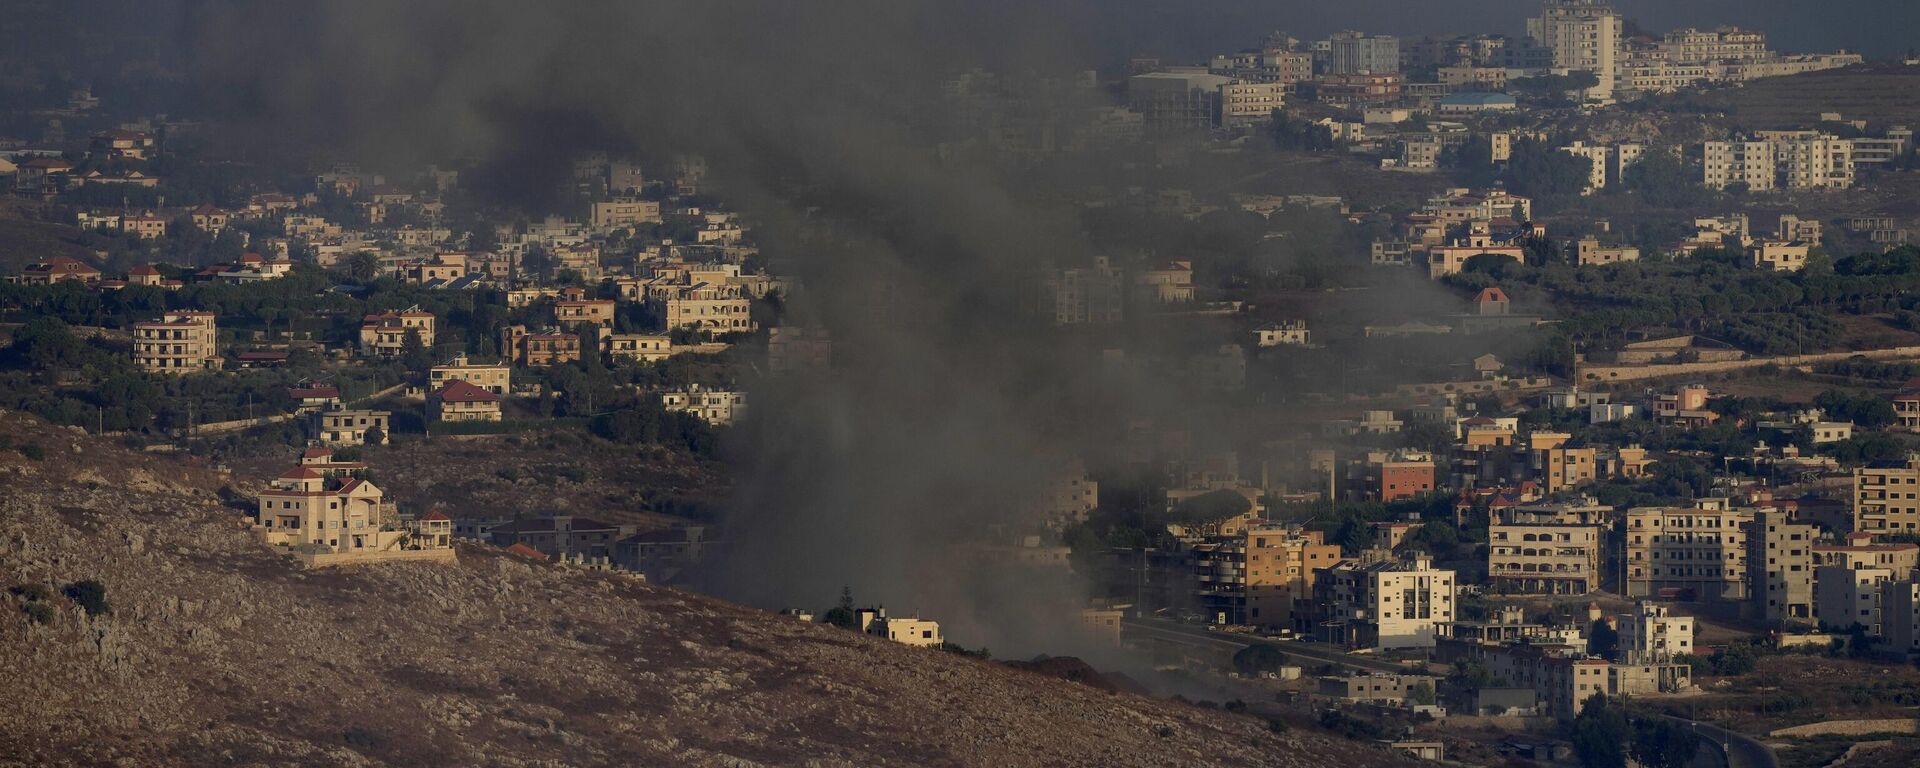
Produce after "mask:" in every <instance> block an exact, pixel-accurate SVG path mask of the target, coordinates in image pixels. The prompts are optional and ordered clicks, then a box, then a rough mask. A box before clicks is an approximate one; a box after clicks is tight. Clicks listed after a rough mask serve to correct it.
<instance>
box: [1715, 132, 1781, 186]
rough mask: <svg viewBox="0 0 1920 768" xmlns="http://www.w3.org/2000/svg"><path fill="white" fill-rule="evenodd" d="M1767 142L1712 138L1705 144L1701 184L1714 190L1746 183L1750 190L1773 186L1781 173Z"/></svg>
mask: <svg viewBox="0 0 1920 768" xmlns="http://www.w3.org/2000/svg"><path fill="white" fill-rule="evenodd" d="M1773 150H1774V147H1773V143H1772V142H1768V141H1709V142H1707V143H1706V144H1704V145H1703V146H1702V150H1701V151H1702V153H1703V154H1704V158H1703V159H1702V162H1701V169H1702V171H1701V172H1702V174H1703V176H1702V179H1701V183H1703V184H1705V185H1706V186H1707V187H1709V188H1711V189H1726V188H1727V187H1729V186H1731V185H1734V184H1744V185H1746V187H1747V189H1749V190H1753V191H1756V192H1757V191H1761V190H1767V189H1773V188H1774V187H1775V186H1776V185H1777V183H1778V179H1777V176H1778V173H1777V171H1776V169H1777V166H1776V165H1775V163H1776V160H1775V158H1774V154H1773Z"/></svg>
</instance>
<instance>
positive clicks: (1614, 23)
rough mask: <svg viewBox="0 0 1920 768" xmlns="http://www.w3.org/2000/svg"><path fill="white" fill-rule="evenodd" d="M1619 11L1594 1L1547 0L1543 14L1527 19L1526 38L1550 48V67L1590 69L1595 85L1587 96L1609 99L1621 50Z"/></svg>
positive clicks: (1537, 44)
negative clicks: (1596, 82) (1596, 81)
mask: <svg viewBox="0 0 1920 768" xmlns="http://www.w3.org/2000/svg"><path fill="white" fill-rule="evenodd" d="M1621 28H1622V22H1621V18H1620V14H1619V13H1617V12H1615V11H1614V9H1613V7H1612V6H1609V5H1603V4H1600V3H1596V2H1593V0H1548V2H1547V3H1546V7H1545V8H1544V9H1543V11H1542V13H1541V14H1540V15H1539V16H1537V17H1535V18H1531V19H1528V20H1527V37H1528V38H1530V39H1531V40H1532V41H1533V44H1534V45H1535V46H1537V47H1540V48H1546V49H1549V50H1551V51H1553V66H1554V67H1556V68H1564V69H1570V70H1583V71H1587V72H1592V73H1593V75H1594V77H1596V78H1599V80H1600V82H1599V84H1598V85H1595V86H1593V87H1592V88H1589V89H1587V92H1586V96H1587V98H1589V99H1595V100H1599V101H1611V100H1612V99H1613V91H1614V87H1615V79H1616V76H1617V75H1618V66H1619V64H1618V63H1619V59H1620V56H1621V53H1622V48H1621V41H1622V37H1621V34H1620V31H1621Z"/></svg>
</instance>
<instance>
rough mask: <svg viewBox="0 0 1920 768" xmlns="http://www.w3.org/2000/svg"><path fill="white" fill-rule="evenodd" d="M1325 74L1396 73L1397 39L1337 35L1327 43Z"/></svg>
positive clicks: (1353, 34) (1384, 36) (1346, 34)
mask: <svg viewBox="0 0 1920 768" xmlns="http://www.w3.org/2000/svg"><path fill="white" fill-rule="evenodd" d="M1326 71H1327V74H1332V75H1352V74H1362V73H1366V74H1373V73H1383V74H1384V73H1387V72H1399V71H1400V38H1397V37H1394V36H1392V35H1363V34H1360V33H1359V32H1352V31H1347V32H1337V33H1334V35H1333V36H1332V37H1331V38H1329V39H1328V40H1327V70H1326Z"/></svg>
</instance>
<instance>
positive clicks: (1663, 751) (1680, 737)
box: [1632, 717, 1700, 768]
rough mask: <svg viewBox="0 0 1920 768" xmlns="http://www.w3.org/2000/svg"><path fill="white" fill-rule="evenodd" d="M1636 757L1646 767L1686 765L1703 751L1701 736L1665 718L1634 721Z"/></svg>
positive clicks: (1664, 767) (1667, 767)
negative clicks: (1701, 749)
mask: <svg viewBox="0 0 1920 768" xmlns="http://www.w3.org/2000/svg"><path fill="white" fill-rule="evenodd" d="M1632 752H1633V759H1634V761H1635V762H1637V763H1639V764H1640V765H1642V766H1645V768H1687V766H1688V765H1691V764H1693V757H1694V755H1696V754H1699V752H1700V735H1699V734H1697V733H1694V731H1693V729H1692V728H1689V727H1687V726H1684V725H1681V724H1679V723H1676V722H1674V721H1672V720H1668V719H1666V718H1664V717H1643V718H1640V719H1639V720H1636V721H1634V723H1633V750H1632Z"/></svg>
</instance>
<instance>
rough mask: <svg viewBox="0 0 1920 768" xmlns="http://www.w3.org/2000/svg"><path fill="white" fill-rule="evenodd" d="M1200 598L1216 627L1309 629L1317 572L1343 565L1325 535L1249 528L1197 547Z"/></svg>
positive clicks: (1268, 528)
mask: <svg viewBox="0 0 1920 768" xmlns="http://www.w3.org/2000/svg"><path fill="white" fill-rule="evenodd" d="M1192 553H1193V563H1194V582H1195V590H1196V593H1195V596H1196V597H1197V598H1198V602H1199V605H1200V610H1201V613H1202V614H1203V615H1205V616H1206V617H1207V620H1208V621H1209V622H1212V623H1216V624H1230V625H1241V626H1258V627H1269V628H1280V629H1296V630H1305V629H1307V625H1308V621H1309V619H1310V618H1311V616H1312V611H1311V608H1312V595H1313V585H1314V581H1315V578H1316V571H1318V570H1319V569H1323V568H1328V567H1332V566H1333V565H1334V564H1336V563H1338V562H1340V547H1339V546H1338V545H1335V544H1327V543H1325V539H1324V538H1323V534H1322V533H1321V532H1319V531H1305V530H1300V529H1297V528H1285V527H1268V526H1258V527H1256V526H1249V527H1248V528H1246V529H1245V530H1243V531H1240V532H1239V533H1237V534H1235V535H1231V536H1222V537H1217V538H1214V539H1211V540H1208V541H1203V542H1198V543H1195V544H1194V545H1193V546H1192Z"/></svg>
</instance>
